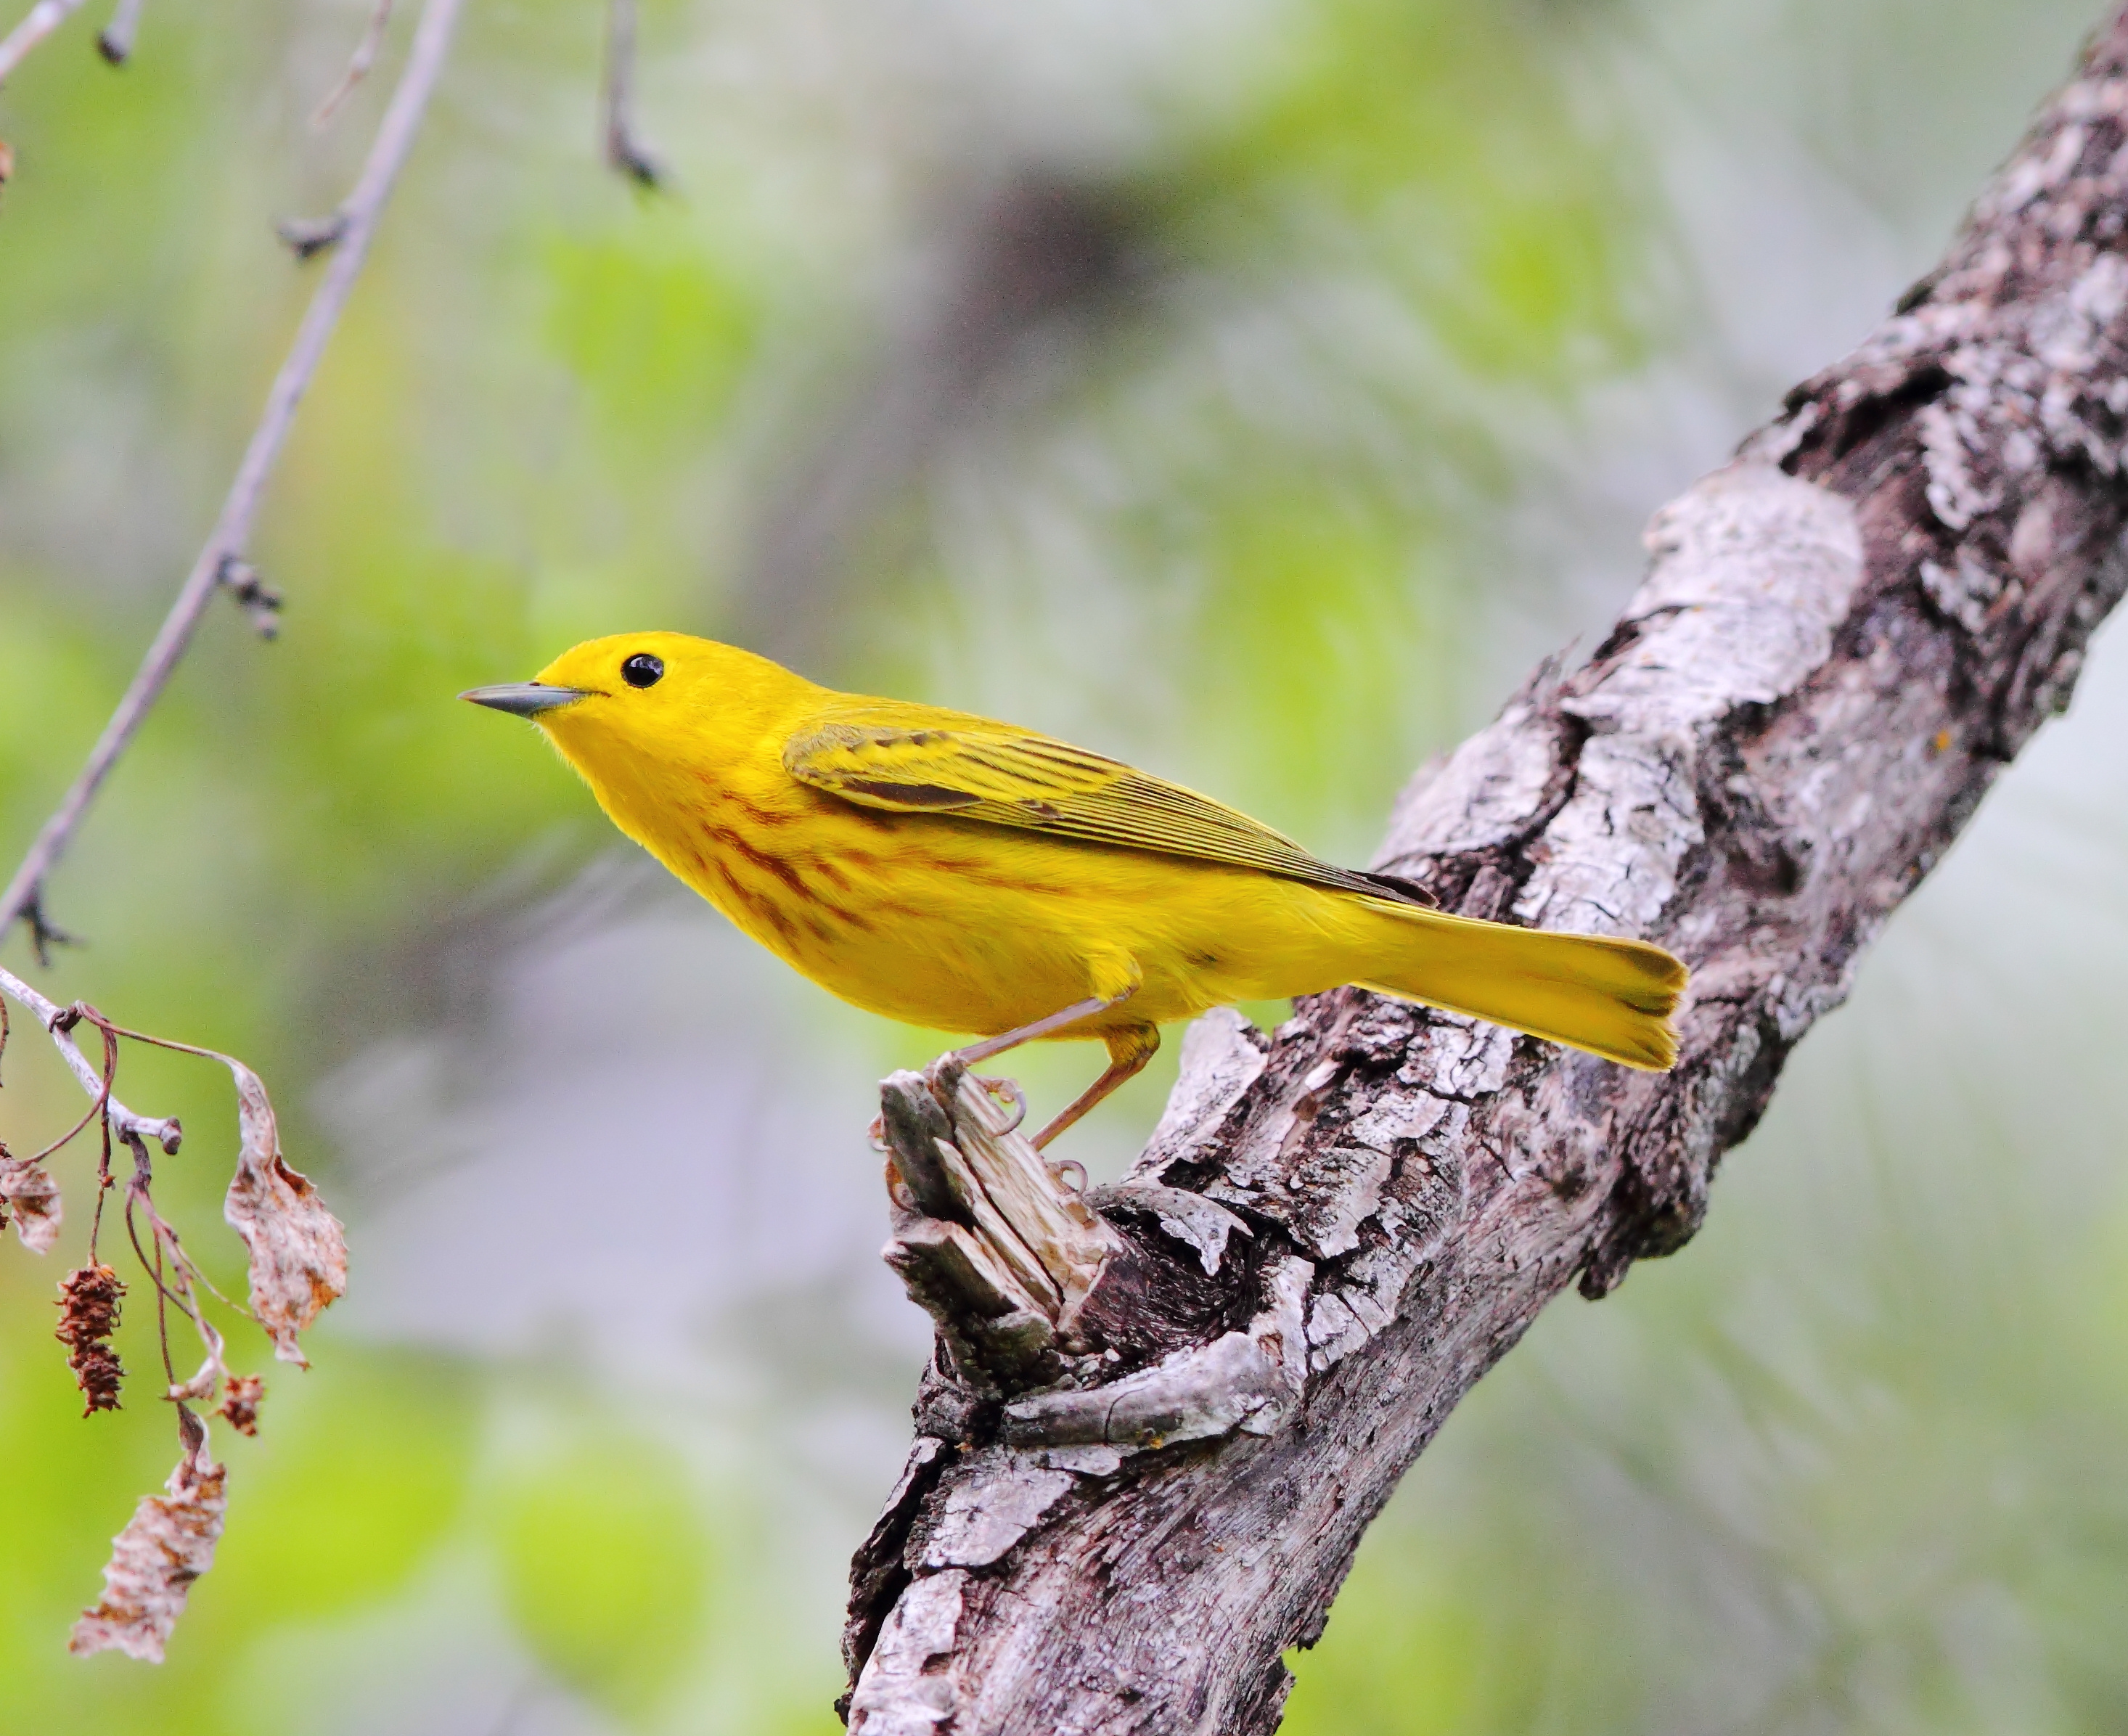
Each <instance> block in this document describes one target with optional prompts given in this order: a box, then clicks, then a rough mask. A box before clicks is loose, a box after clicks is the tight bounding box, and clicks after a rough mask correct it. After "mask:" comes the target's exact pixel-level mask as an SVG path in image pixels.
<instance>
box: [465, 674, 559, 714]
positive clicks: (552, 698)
mask: <svg viewBox="0 0 2128 1736" xmlns="http://www.w3.org/2000/svg"><path fill="white" fill-rule="evenodd" d="M458 697H459V698H460V699H462V700H471V701H472V702H473V704H476V705H485V706H487V708H488V709H490V710H492V711H509V712H515V714H517V715H518V716H519V717H520V718H536V717H537V716H539V714H540V713H541V712H543V711H558V710H559V709H561V708H562V707H563V706H564V705H573V704H576V703H577V700H582V699H588V698H589V697H590V695H588V694H587V693H586V692H585V691H584V690H583V689H582V688H581V687H549V686H548V685H546V684H545V683H544V681H505V682H504V683H503V684H502V685H501V686H499V687H469V688H468V689H467V690H465V691H464V692H463V693H462V694H460V695H458Z"/></svg>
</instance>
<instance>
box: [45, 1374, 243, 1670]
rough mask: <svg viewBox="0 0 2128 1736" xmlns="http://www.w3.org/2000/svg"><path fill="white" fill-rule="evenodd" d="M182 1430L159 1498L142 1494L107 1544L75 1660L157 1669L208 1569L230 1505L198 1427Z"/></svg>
mask: <svg viewBox="0 0 2128 1736" xmlns="http://www.w3.org/2000/svg"><path fill="white" fill-rule="evenodd" d="M183 1429H184V1433H185V1435H186V1437H187V1439H188V1441H189V1442H190V1443H191V1447H190V1450H189V1451H188V1452H187V1454H185V1456H184V1457H183V1459H179V1460H178V1468H177V1469H176V1470H174V1471H173V1472H171V1473H170V1480H169V1482H168V1483H167V1484H165V1485H164V1489H165V1492H164V1493H163V1494H161V1495H147V1496H142V1497H141V1501H140V1506H137V1507H135V1509H134V1510H133V1518H132V1520H131V1523H130V1524H128V1525H127V1526H126V1529H125V1530H122V1531H121V1532H120V1533H119V1534H118V1535H117V1537H116V1539H113V1540H112V1549H111V1560H110V1562H109V1563H108V1564H107V1566H106V1567H105V1568H104V1570H103V1597H102V1601H100V1602H99V1603H98V1604H97V1606H96V1607H95V1608H94V1609H93V1610H83V1612H82V1617H81V1620H78V1621H77V1622H76V1623H75V1624H74V1635H73V1637H72V1638H71V1639H69V1640H68V1641H67V1649H68V1650H69V1652H72V1653H74V1654H75V1655H76V1656H77V1657H84V1658H85V1657H87V1656H88V1654H89V1653H92V1652H104V1651H119V1652H123V1653H126V1655H127V1656H129V1657H132V1658H140V1659H142V1660H143V1661H145V1662H149V1663H160V1662H162V1661H163V1648H164V1646H165V1645H166V1644H168V1643H169V1638H170V1632H171V1629H173V1628H174V1627H176V1625H177V1622H178V1616H179V1615H182V1614H183V1613H184V1607H185V1596H186V1594H187V1593H188V1591H191V1590H192V1582H193V1581H194V1580H196V1579H197V1578H198V1577H200V1575H201V1574H202V1573H204V1572H207V1569H208V1568H211V1567H212V1566H213V1565H214V1546H215V1543H216V1540H217V1539H219V1538H220V1537H221V1525H222V1519H223V1515H225V1514H226V1511H228V1506H229V1499H228V1496H227V1495H226V1492H225V1491H224V1488H223V1483H224V1481H225V1477H226V1473H225V1472H224V1471H223V1468H222V1467H221V1466H220V1465H218V1464H216V1463H214V1462H213V1460H211V1459H209V1458H208V1457H207V1429H206V1427H205V1425H202V1423H201V1422H199V1421H197V1419H196V1418H195V1417H193V1416H191V1415H190V1414H189V1413H187V1414H185V1415H184V1416H183Z"/></svg>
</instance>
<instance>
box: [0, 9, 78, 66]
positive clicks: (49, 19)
mask: <svg viewBox="0 0 2128 1736" xmlns="http://www.w3.org/2000/svg"><path fill="white" fill-rule="evenodd" d="M80 4H81V0H37V3H36V5H35V6H33V7H31V8H30V10H29V11H28V12H26V14H24V15H23V18H22V21H21V23H20V24H18V25H17V26H15V27H14V29H12V30H11V31H8V32H7V35H6V36H3V37H0V84H4V83H6V82H7V78H8V76H9V75H10V74H12V73H13V71H14V70H15V69H16V68H17V67H18V66H20V65H21V64H22V62H23V61H24V60H26V59H28V58H29V54H30V50H31V49H33V48H35V47H36V45H38V44H39V43H40V42H41V41H43V40H45V37H47V36H50V35H51V33H52V32H53V31H55V30H57V29H58V28H59V26H61V25H62V24H64V23H65V22H66V21H67V17H68V15H69V13H70V12H73V11H74V8H75V7H78V6H79V5H80Z"/></svg>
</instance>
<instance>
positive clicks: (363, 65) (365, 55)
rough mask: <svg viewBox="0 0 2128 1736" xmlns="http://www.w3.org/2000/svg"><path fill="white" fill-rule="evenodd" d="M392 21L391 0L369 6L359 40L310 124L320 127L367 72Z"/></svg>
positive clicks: (374, 60)
mask: <svg viewBox="0 0 2128 1736" xmlns="http://www.w3.org/2000/svg"><path fill="white" fill-rule="evenodd" d="M391 22H392V0H377V4H376V5H375V6H374V7H373V8H372V9H371V11H370V14H369V22H368V23H367V24H366V25H364V26H363V28H362V40H360V41H359V42H357V43H356V44H355V45H354V55H352V56H350V57H349V60H348V63H347V70H346V72H345V73H344V74H341V76H340V83H338V84H336V85H335V86H334V87H333V88H332V92H331V94H330V96H328V97H326V98H325V101H324V102H321V103H320V104H319V105H318V106H317V109H316V112H315V113H313V114H312V115H311V126H313V127H321V126H324V125H325V122H327V121H330V120H331V119H332V117H333V116H334V115H335V113H336V112H338V111H339V108H340V104H341V103H343V102H346V101H347V99H348V97H349V96H350V95H352V94H353V93H354V88H355V86H356V85H358V84H359V83H362V81H363V79H364V78H368V76H369V69H370V68H371V67H373V66H374V65H376V64H377V51H378V50H379V49H380V48H382V47H383V46H384V31H385V26H387V25H388V24H390V23H391Z"/></svg>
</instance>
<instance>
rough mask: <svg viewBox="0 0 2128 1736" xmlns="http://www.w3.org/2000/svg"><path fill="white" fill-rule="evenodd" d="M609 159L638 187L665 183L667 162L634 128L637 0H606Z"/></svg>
mask: <svg viewBox="0 0 2128 1736" xmlns="http://www.w3.org/2000/svg"><path fill="white" fill-rule="evenodd" d="M606 161H607V162H608V163H609V164H611V165H612V166H613V167H614V168H617V169H619V170H620V172H621V173H623V174H624V175H626V176H627V177H628V178H629V180H631V181H633V182H634V183H636V184H637V185H638V186H639V187H658V186H662V185H663V183H664V179H665V169H664V166H663V164H660V163H659V162H658V159H657V158H655V157H653V155H651V154H650V152H649V149H648V147H647V146H645V145H644V143H643V141H642V140H641V139H639V137H637V136H636V131H635V0H606Z"/></svg>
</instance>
